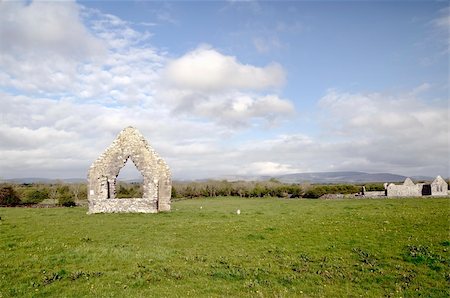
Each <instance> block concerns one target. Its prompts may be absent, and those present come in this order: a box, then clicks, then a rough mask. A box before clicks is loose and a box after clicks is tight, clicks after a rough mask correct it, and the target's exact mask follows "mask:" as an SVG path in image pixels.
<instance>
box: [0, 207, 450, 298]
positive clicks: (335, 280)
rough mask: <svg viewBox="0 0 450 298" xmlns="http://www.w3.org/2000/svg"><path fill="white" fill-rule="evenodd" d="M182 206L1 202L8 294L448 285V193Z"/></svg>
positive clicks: (1, 266) (345, 291)
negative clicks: (153, 210) (133, 208)
mask: <svg viewBox="0 0 450 298" xmlns="http://www.w3.org/2000/svg"><path fill="white" fill-rule="evenodd" d="M172 207H173V211H172V212H170V213H160V214H148V215H146V214H96V215H86V209H84V208H79V207H77V208H53V209H31V208H30V209H26V208H0V217H1V220H0V297H11V296H19V297H24V296H25V297H27V296H34V297H39V296H58V297H79V296H96V297H109V296H112V297H130V296H135V297H149V296H167V297H187V296H192V297H198V296H208V297H211V296H261V297H274V296H277V297H292V296H305V297H322V296H324V297H359V296H362V297H381V296H392V297H417V296H423V297H448V296H449V295H450V292H449V282H450V271H449V262H450V256H449V249H450V247H449V245H450V241H449V240H450V238H449V218H450V216H449V215H450V200H449V199H445V198H427V199H357V200H350V199H349V200H329V201H326V200H304V199H300V200H286V199H269V198H264V199H239V198H209V199H195V200H185V201H179V202H175V203H173V206H172ZM237 209H240V210H241V214H240V215H237V214H236V210H237Z"/></svg>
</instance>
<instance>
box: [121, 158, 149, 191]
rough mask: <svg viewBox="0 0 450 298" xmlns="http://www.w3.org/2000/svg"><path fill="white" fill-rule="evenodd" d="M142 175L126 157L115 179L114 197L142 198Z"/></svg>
mask: <svg viewBox="0 0 450 298" xmlns="http://www.w3.org/2000/svg"><path fill="white" fill-rule="evenodd" d="M143 181H144V177H143V176H142V174H141V173H140V172H139V170H138V169H137V168H136V166H135V165H134V163H133V161H131V159H128V160H127V162H126V164H125V166H124V167H123V168H122V169H121V170H120V172H119V175H118V176H117V180H116V198H118V199H129V198H142V196H143V187H142V183H143Z"/></svg>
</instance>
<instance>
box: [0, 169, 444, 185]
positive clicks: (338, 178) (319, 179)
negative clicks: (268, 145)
mask: <svg viewBox="0 0 450 298" xmlns="http://www.w3.org/2000/svg"><path fill="white" fill-rule="evenodd" d="M271 178H275V179H277V180H279V181H281V182H284V183H330V184H333V183H369V182H403V181H404V180H405V179H406V176H402V175H396V174H390V173H365V172H351V171H348V172H314V173H295V174H286V175H276V176H267V175H259V176H258V175H246V176H243V175H228V176H222V177H215V178H209V179H199V180H195V181H208V180H228V181H239V180H240V181H267V180H269V179H271ZM410 178H411V179H412V180H414V181H432V180H433V179H434V178H435V177H428V176H412V177H410ZM119 181H123V182H128V183H140V182H142V179H129V180H126V179H125V180H119ZM183 181H186V182H188V181H189V180H183ZM0 182H9V183H18V184H23V183H47V184H51V183H58V182H64V183H86V182H87V181H86V179H82V178H70V179H48V178H15V179H6V180H1V181H0Z"/></svg>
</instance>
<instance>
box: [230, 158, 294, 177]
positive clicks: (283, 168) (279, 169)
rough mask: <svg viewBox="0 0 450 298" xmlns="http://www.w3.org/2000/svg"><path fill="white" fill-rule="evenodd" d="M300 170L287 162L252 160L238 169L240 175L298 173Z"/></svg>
mask: <svg viewBox="0 0 450 298" xmlns="http://www.w3.org/2000/svg"><path fill="white" fill-rule="evenodd" d="M299 172H301V170H299V169H298V168H294V167H292V166H291V165H289V164H280V163H276V162H271V161H260V162H253V163H251V164H249V165H248V166H246V167H244V168H243V169H241V170H240V171H239V173H240V174H242V175H254V174H255V173H258V175H272V176H276V175H284V174H289V173H299Z"/></svg>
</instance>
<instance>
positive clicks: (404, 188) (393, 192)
mask: <svg viewBox="0 0 450 298" xmlns="http://www.w3.org/2000/svg"><path fill="white" fill-rule="evenodd" d="M387 196H388V197H418V196H422V185H395V184H392V183H391V184H389V185H388V187H387Z"/></svg>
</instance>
